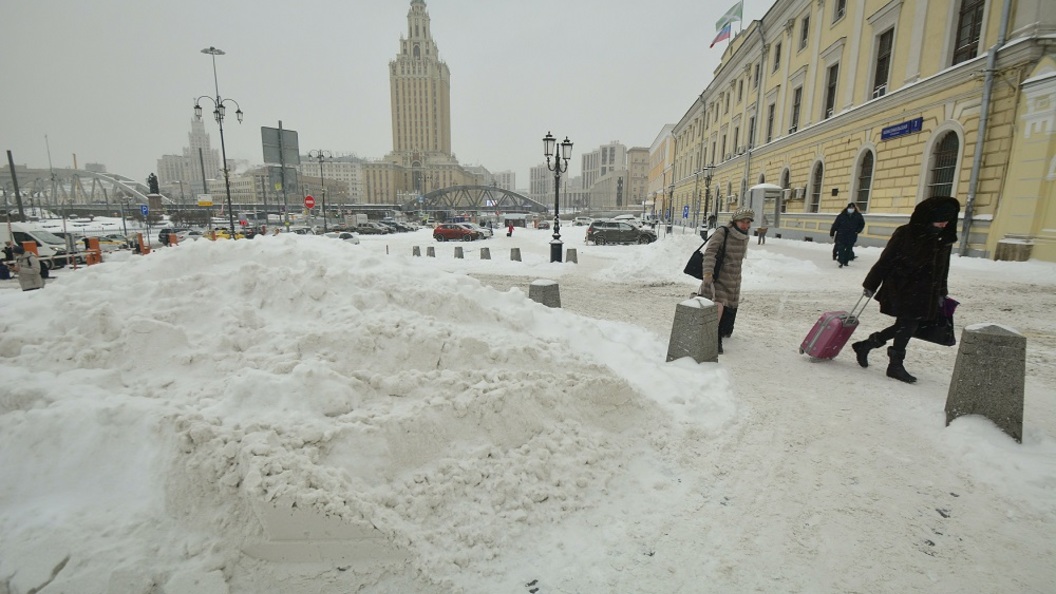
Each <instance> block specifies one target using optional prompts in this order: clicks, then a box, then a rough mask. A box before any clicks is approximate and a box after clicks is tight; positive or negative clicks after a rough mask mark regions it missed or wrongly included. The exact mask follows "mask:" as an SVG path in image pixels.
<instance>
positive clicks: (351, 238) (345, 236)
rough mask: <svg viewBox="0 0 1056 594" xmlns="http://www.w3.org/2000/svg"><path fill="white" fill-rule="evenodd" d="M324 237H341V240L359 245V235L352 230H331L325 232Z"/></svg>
mask: <svg viewBox="0 0 1056 594" xmlns="http://www.w3.org/2000/svg"><path fill="white" fill-rule="evenodd" d="M323 237H329V238H331V239H340V240H341V241H344V242H347V243H351V244H353V245H359V235H357V234H355V233H353V232H351V231H331V232H329V233H323Z"/></svg>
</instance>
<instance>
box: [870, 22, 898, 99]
mask: <svg viewBox="0 0 1056 594" xmlns="http://www.w3.org/2000/svg"><path fill="white" fill-rule="evenodd" d="M894 39H895V30H894V29H888V30H887V31H884V32H883V33H881V34H880V37H878V38H877V40H876V63H875V64H873V68H875V69H876V72H875V73H874V74H873V91H872V97H873V99H875V98H877V97H883V96H884V95H885V94H887V82H888V76H889V75H890V72H891V49H892V44H893V42H894Z"/></svg>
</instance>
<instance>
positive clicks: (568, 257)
mask: <svg viewBox="0 0 1056 594" xmlns="http://www.w3.org/2000/svg"><path fill="white" fill-rule="evenodd" d="M565 262H571V263H573V264H579V252H577V251H576V248H568V249H567V250H565Z"/></svg>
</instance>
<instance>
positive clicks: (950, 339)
mask: <svg viewBox="0 0 1056 594" xmlns="http://www.w3.org/2000/svg"><path fill="white" fill-rule="evenodd" d="M957 305H958V302H957V301H956V300H954V299H950V298H948V297H947V298H946V300H945V301H944V302H943V306H942V309H943V311H942V313H941V314H940V315H939V317H938V318H936V319H934V320H926V321H923V322H921V323H920V325H919V326H917V330H916V331H915V332H913V338H919V339H920V340H924V341H927V342H933V343H935V344H940V345H942V346H955V345H956V344H957V332H956V330H954V327H953V311H954V310H955V309H957Z"/></svg>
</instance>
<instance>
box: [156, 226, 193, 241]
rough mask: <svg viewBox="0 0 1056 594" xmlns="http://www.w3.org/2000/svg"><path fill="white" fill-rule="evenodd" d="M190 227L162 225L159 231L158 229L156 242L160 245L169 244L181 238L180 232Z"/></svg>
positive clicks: (186, 230)
mask: <svg viewBox="0 0 1056 594" xmlns="http://www.w3.org/2000/svg"><path fill="white" fill-rule="evenodd" d="M188 231H190V229H186V228H179V227H164V228H162V230H161V231H158V243H160V244H161V245H169V243H172V242H173V241H178V240H181V239H183V237H182V236H181V235H180V234H181V233H186V232H188Z"/></svg>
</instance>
